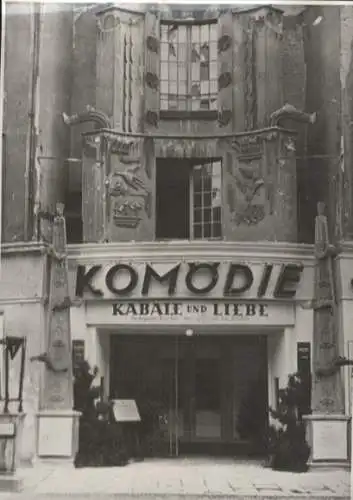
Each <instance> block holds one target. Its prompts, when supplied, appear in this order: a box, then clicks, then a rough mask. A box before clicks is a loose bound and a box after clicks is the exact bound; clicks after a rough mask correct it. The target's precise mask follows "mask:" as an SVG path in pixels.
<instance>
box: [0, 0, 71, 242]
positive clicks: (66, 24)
mask: <svg viewBox="0 0 353 500" xmlns="http://www.w3.org/2000/svg"><path fill="white" fill-rule="evenodd" d="M34 5H35V4H29V3H27V4H11V3H10V4H7V22H6V40H5V43H6V49H5V110H4V133H5V134H6V148H5V149H6V158H5V160H6V161H5V166H6V172H5V174H4V179H5V181H4V190H3V193H4V203H3V207H4V208H3V209H4V217H3V220H4V221H5V224H4V230H3V240H4V241H23V240H25V239H31V237H32V232H33V218H34V217H33V212H34V209H35V206H34V205H35V202H36V203H37V204H40V207H41V209H42V210H49V211H50V210H53V208H54V207H55V204H56V202H57V201H63V199H64V189H65V184H66V182H65V179H66V176H67V170H66V169H67V162H66V158H68V156H69V152H70V137H69V130H68V128H67V127H66V125H65V124H64V123H63V119H62V113H63V112H66V113H69V112H70V96H71V77H72V75H71V69H72V67H71V55H72V5H69V4H67V5H65V4H61V5H60V4H52V3H51V4H50V5H49V4H42V5H41V6H40V7H39V6H34ZM35 12H38V13H39V14H38V15H37V14H35ZM38 16H39V18H38ZM35 18H37V19H39V22H38V23H36V22H35ZM35 34H36V35H37V37H38V43H36V41H35ZM31 147H32V152H33V156H32V157H31ZM34 154H35V156H36V158H35V159H34Z"/></svg>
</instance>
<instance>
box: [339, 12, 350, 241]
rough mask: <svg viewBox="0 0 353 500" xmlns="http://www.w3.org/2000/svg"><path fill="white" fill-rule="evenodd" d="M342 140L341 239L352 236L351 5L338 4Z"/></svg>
mask: <svg viewBox="0 0 353 500" xmlns="http://www.w3.org/2000/svg"><path fill="white" fill-rule="evenodd" d="M340 12H341V33H340V45H341V46H340V48H341V65H340V68H341V72H340V81H341V85H342V94H341V99H342V121H341V124H342V143H341V154H342V155H343V156H342V157H341V162H340V168H339V169H338V176H339V192H338V196H340V200H341V203H339V205H338V207H337V212H336V213H337V218H338V220H339V221H340V224H342V233H343V234H342V236H343V238H344V239H353V126H352V123H353V7H352V6H348V5H347V6H341V9H340Z"/></svg>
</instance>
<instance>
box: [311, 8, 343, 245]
mask: <svg viewBox="0 0 353 500" xmlns="http://www.w3.org/2000/svg"><path fill="white" fill-rule="evenodd" d="M303 20H304V30H303V31H304V50H305V62H306V71H307V79H306V106H305V107H306V111H307V112H316V113H317V121H316V123H315V124H313V125H312V126H310V127H309V128H308V138H307V154H308V156H309V158H308V162H307V183H308V185H309V186H310V192H311V198H310V200H307V204H306V217H307V218H308V221H311V224H312V227H311V232H312V234H314V218H315V214H316V204H317V202H318V201H324V202H325V203H326V204H327V205H328V211H327V215H328V216H329V226H330V233H331V235H332V236H333V235H336V236H337V225H336V206H337V204H338V203H341V201H340V200H339V198H338V197H337V186H338V177H337V171H338V166H339V157H340V148H341V92H340V36H339V34H340V8H338V7H333V6H328V7H323V6H320V7H316V6H315V7H310V8H308V9H307V10H306V11H305V12H304V14H303ZM333 34H335V36H333Z"/></svg>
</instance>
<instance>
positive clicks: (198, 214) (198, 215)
mask: <svg viewBox="0 0 353 500" xmlns="http://www.w3.org/2000/svg"><path fill="white" fill-rule="evenodd" d="M201 221H202V218H201V210H200V209H197V210H194V222H195V223H196V224H197V223H200V222H201Z"/></svg>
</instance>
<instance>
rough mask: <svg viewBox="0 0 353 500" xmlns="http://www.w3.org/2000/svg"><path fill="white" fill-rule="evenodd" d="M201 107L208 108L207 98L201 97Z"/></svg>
mask: <svg viewBox="0 0 353 500" xmlns="http://www.w3.org/2000/svg"><path fill="white" fill-rule="evenodd" d="M200 108H201V109H209V108H210V102H209V100H208V99H201V104H200Z"/></svg>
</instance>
